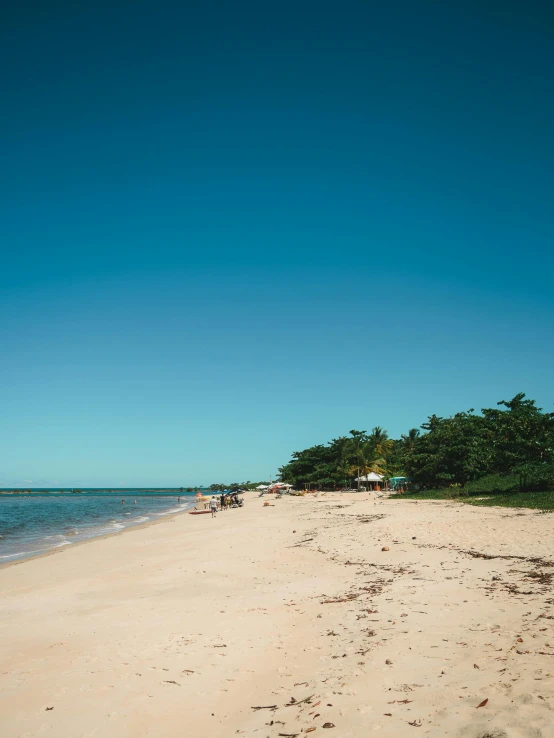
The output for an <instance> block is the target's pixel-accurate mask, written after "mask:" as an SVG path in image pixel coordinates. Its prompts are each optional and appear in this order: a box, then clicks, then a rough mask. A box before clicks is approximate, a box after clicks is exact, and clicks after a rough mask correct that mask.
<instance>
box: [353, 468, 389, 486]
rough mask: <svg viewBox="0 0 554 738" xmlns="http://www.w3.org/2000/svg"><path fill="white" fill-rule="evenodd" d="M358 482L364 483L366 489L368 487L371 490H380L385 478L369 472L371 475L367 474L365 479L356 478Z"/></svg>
mask: <svg viewBox="0 0 554 738" xmlns="http://www.w3.org/2000/svg"><path fill="white" fill-rule="evenodd" d="M356 482H364V487H365V486H366V485H367V486H368V487H369V488H370V489H379V488H380V487H381V483H382V482H383V477H382V475H381V474H376V473H375V472H369V474H365V475H364V476H363V477H356Z"/></svg>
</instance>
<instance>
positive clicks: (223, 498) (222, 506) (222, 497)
mask: <svg viewBox="0 0 554 738" xmlns="http://www.w3.org/2000/svg"><path fill="white" fill-rule="evenodd" d="M219 502H220V505H221V509H222V510H225V495H221V499H220V501H219Z"/></svg>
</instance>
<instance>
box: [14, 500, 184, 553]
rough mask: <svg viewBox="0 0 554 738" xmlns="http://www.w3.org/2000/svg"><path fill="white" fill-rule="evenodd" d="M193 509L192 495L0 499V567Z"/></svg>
mask: <svg viewBox="0 0 554 738" xmlns="http://www.w3.org/2000/svg"><path fill="white" fill-rule="evenodd" d="M179 496H180V497H181V502H178V497H179ZM122 500H125V504H122V502H121V501H122ZM135 500H136V504H135ZM194 504H195V498H194V493H186V492H185V493H183V494H181V495H179V493H178V492H177V493H175V492H172V493H158V494H152V493H150V494H149V493H147V492H146V493H145V492H144V491H142V490H125V491H120V492H118V493H115V494H114V493H109V492H95V491H87V492H84V493H77V494H68V493H66V494H59V493H58V494H56V493H36V492H35V493H33V494H29V495H0V563H5V562H7V561H15V560H17V559H22V558H27V557H28V556H35V555H36V554H39V553H44V552H45V551H48V550H50V549H52V548H59V547H61V546H70V545H72V544H74V543H76V542H77V541H82V540H85V539H88V538H94V537H95V536H102V535H105V534H106V533H115V532H117V531H119V530H123V529H124V528H127V527H130V526H133V525H138V524H139V523H146V522H148V521H150V520H157V519H159V518H160V517H161V516H164V515H169V514H172V513H177V512H186V511H187V510H188V509H190V508H191V507H192V506H193V505H194Z"/></svg>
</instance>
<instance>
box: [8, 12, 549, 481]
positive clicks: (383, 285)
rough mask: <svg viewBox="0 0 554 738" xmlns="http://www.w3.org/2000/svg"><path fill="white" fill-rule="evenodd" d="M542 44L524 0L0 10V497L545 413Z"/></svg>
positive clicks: (240, 469)
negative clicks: (518, 407)
mask: <svg viewBox="0 0 554 738" xmlns="http://www.w3.org/2000/svg"><path fill="white" fill-rule="evenodd" d="M553 44H554V17H553V11H552V9H551V8H549V7H548V4H546V3H543V2H540V3H538V2H527V3H523V2H520V3H515V2H509V1H508V2H502V3H501V2H487V0H485V1H484V2H483V1H480V2H468V1H467V0H466V1H464V2H461V1H459V2H458V1H456V0H453V1H451V2H448V3H439V2H424V1H422V2H419V3H414V2H412V0H404V1H402V2H401V1H400V0H396V1H395V0H393V1H392V2H388V3H381V2H380V3H376V2H369V1H368V0H360V1H359V2H348V1H347V2H341V3H337V2H332V3H330V2H321V1H318V2H298V1H296V2H294V3H293V2H288V1H286V0H285V1H283V0H280V2H276V3H271V2H269V3H266V2H259V1H258V0H256V2H241V1H240V0H238V1H237V2H227V1H225V2H209V1H208V2H202V3H182V2H167V1H166V0H157V1H156V2H150V1H147V2H144V1H141V0H138V1H137V0H133V2H122V1H121V0H111V2H102V1H100V2H96V3H82V2H71V3H69V2H63V0H58V1H52V2H48V0H46V2H41V3H33V2H31V3H24V4H20V5H18V6H17V7H16V4H15V3H13V4H12V9H11V12H10V13H8V14H4V17H3V21H2V25H1V27H0V63H1V68H2V70H3V72H2V74H3V81H2V117H1V119H0V134H1V135H0V158H1V162H2V165H1V172H2V175H1V178H0V189H1V191H0V202H1V205H0V208H1V210H2V213H1V218H0V249H1V259H0V408H1V415H0V485H1V486H12V485H16V484H26V485H29V486H41V485H44V486H50V485H52V486H53V485H57V484H64V485H74V486H76V485H82V486H94V485H118V484H122V485H158V486H163V485H181V484H183V485H188V484H197V483H204V482H206V483H209V482H213V481H228V482H229V481H235V480H237V481H242V480H245V479H262V478H268V477H269V475H270V474H273V475H274V474H275V473H276V470H277V467H278V466H280V465H281V464H282V463H284V462H285V461H287V460H288V458H289V455H290V453H291V452H292V451H294V450H296V449H300V448H304V447H305V446H307V445H311V444H314V443H319V442H325V441H327V440H328V439H330V438H332V437H334V436H338V435H340V434H345V433H348V431H349V430H350V429H351V428H358V429H370V428H371V427H372V426H374V425H382V426H384V427H386V428H387V429H388V430H389V432H390V433H391V434H392V435H395V436H398V435H399V434H400V433H401V432H403V431H405V430H407V429H408V428H410V427H414V426H419V425H420V424H421V423H422V422H424V421H425V419H426V416H427V415H429V414H431V413H437V414H439V415H447V414H450V413H453V412H456V411H457V410H462V409H467V408H469V407H475V408H480V407H483V406H491V405H494V404H495V403H496V401H497V400H501V399H507V398H509V397H512V396H513V395H514V394H516V392H519V391H524V392H527V394H528V395H530V396H531V397H533V398H535V399H537V401H538V402H539V404H540V405H541V406H543V407H545V408H548V409H549V410H553V409H554V407H553V401H554V393H553V391H552V390H553V387H552V376H553V361H554V347H553V325H554V294H553V285H552V276H553V268H554V252H553V242H554V241H553V237H554V218H553V209H552V203H553V202H554V186H553V184H554V146H553V145H552V131H553V130H554V71H553V70H554V53H553V48H554V46H553Z"/></svg>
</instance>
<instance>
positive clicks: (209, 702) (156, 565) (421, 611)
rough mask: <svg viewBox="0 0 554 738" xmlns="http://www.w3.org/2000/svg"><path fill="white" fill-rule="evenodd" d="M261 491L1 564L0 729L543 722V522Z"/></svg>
mask: <svg viewBox="0 0 554 738" xmlns="http://www.w3.org/2000/svg"><path fill="white" fill-rule="evenodd" d="M263 502H264V500H263V499H259V500H258V499H256V498H253V499H250V500H247V504H246V505H245V507H244V508H241V509H238V510H230V511H227V512H224V513H221V512H220V513H218V515H217V517H216V519H215V520H212V519H211V516H209V515H204V516H198V517H197V518H192V517H191V518H190V519H188V520H186V522H185V519H183V517H182V515H181V513H175V514H174V515H173V516H167V517H166V518H164V519H163V520H156V521H149V522H147V523H143V524H141V526H136V527H135V528H132V529H126V530H123V531H118V532H114V533H112V534H107V535H105V536H103V537H99V538H94V539H90V540H87V541H83V542H82V543H88V544H90V545H89V546H74V547H69V546H68V547H66V548H67V550H68V551H69V553H66V555H65V556H61V557H58V558H57V559H54V560H52V559H46V557H45V556H44V555H41V556H37V557H34V558H32V559H27V560H24V561H20V562H12V563H11V564H9V565H7V566H4V567H3V568H2V571H0V578H1V580H2V581H1V583H0V592H1V594H0V648H2V653H3V655H4V670H3V672H2V673H1V674H0V710H1V711H2V715H3V736H5V737H6V738H20V736H21V735H27V736H29V738H35V736H38V735H40V736H41V738H42V737H43V736H47V737H48V736H51V738H74V737H75V736H76V735H82V736H87V738H89V737H90V738H92V737H93V736H94V738H96V736H99V735H105V736H109V738H180V737H181V736H182V735H183V732H185V733H187V734H190V735H199V736H205V737H206V738H228V736H229V735H231V734H237V735H240V736H241V737H242V738H256V736H263V737H264V738H266V736H269V738H278V735H279V733H284V734H288V735H293V734H294V735H297V736H298V738H302V736H303V735H305V734H306V733H307V732H313V731H311V730H309V729H310V728H315V729H316V735H315V738H317V736H318V735H319V734H320V733H323V734H325V735H326V732H325V731H324V730H322V729H323V728H324V727H326V726H328V724H332V725H333V726H334V727H335V728H336V730H335V732H336V734H337V735H340V736H341V738H366V737H367V735H368V734H369V733H371V732H373V731H377V732H378V733H379V734H380V735H381V736H384V737H386V738H398V736H400V735H409V734H411V730H412V727H420V726H421V727H423V731H421V733H422V735H425V736H429V737H430V738H439V737H440V738H443V737H444V736H445V735H450V736H452V738H483V736H485V735H487V734H490V735H494V736H495V737H496V736H498V737H499V736H505V737H509V738H516V737H517V738H536V736H538V735H543V736H544V738H546V737H547V736H548V735H550V734H551V733H550V732H549V731H551V726H552V722H553V721H552V715H553V714H554V626H552V625H551V623H552V622H554V541H552V536H551V532H550V524H549V519H548V516H545V515H542V514H538V513H537V512H536V511H525V512H522V511H518V510H506V509H498V508H474V507H472V506H467V505H463V504H459V503H455V502H448V503H443V502H429V503H427V502H426V503H423V502H417V501H400V500H398V501H395V502H394V503H392V502H389V501H387V500H381V499H376V498H374V497H371V496H369V495H367V496H364V497H363V498H362V497H361V496H360V495H358V494H356V493H353V494H350V495H349V494H344V493H327V494H326V495H321V496H319V497H315V498H313V497H312V498H308V497H289V498H282V499H280V500H274V501H272V504H271V505H270V506H268V507H263ZM233 513H236V514H235V515H233ZM192 520H195V521H196V522H195V524H192V523H191V521H192ZM161 522H168V523H170V525H166V526H165V527H164V526H159V525H157V523H161ZM130 530H133V531H134V532H135V535H134V536H130V535H126V536H121V535H120V533H128V532H130ZM48 555H50V553H49V554H48ZM16 563H26V564H27V566H24V567H21V568H19V569H17V570H14V569H13V566H14V564H16ZM484 701H486V704H484V705H483V706H482V707H481V708H479V705H480V704H481V703H482V702H484ZM331 735H333V733H331Z"/></svg>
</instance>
